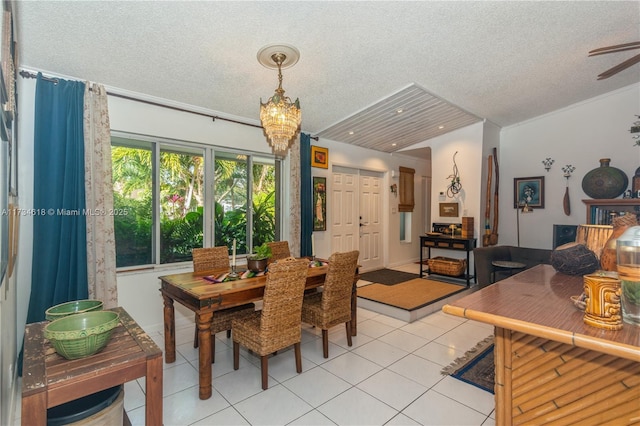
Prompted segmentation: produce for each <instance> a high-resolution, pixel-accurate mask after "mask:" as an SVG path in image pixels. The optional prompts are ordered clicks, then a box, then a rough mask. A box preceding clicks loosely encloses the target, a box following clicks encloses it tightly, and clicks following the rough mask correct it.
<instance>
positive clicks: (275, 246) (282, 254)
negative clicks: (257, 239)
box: [267, 241, 291, 263]
mask: <svg viewBox="0 0 640 426" xmlns="http://www.w3.org/2000/svg"><path fill="white" fill-rule="evenodd" d="M267 246H269V247H270V248H271V257H270V258H269V263H272V262H275V261H276V260H280V259H285V258H287V257H289V256H291V252H290V251H289V241H272V242H270V243H267Z"/></svg>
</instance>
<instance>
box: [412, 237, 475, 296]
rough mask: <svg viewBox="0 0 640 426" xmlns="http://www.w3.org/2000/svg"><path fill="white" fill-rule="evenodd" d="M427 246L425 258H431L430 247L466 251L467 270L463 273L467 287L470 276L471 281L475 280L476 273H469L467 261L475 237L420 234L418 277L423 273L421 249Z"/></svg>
mask: <svg viewBox="0 0 640 426" xmlns="http://www.w3.org/2000/svg"><path fill="white" fill-rule="evenodd" d="M425 247H426V248H427V258H426V259H425V260H428V259H431V249H432V248H437V249H445V250H458V251H465V252H466V253H467V270H466V273H465V274H464V278H465V279H466V280H467V287H469V283H470V281H471V278H473V281H474V282H475V281H476V274H475V272H474V274H473V275H471V273H470V262H469V253H471V252H472V251H473V249H474V248H475V247H476V239H475V238H461V237H451V236H447V235H435V236H431V235H422V236H420V278H422V276H423V275H424V265H423V263H422V262H423V251H424V250H423V249H424V248H425ZM429 274H434V275H438V274H437V273H435V272H431V271H429Z"/></svg>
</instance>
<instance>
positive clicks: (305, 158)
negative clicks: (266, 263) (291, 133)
mask: <svg viewBox="0 0 640 426" xmlns="http://www.w3.org/2000/svg"><path fill="white" fill-rule="evenodd" d="M312 232H313V182H312V181H311V136H310V135H308V134H306V133H300V256H311V254H312V253H311V252H312V249H311V233H312Z"/></svg>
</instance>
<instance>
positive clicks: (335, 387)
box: [16, 265, 495, 426]
mask: <svg viewBox="0 0 640 426" xmlns="http://www.w3.org/2000/svg"><path fill="white" fill-rule="evenodd" d="M415 267H416V268H417V265H415ZM398 269H402V270H405V271H407V270H409V271H410V270H411V269H413V268H412V267H411V266H408V267H404V268H398ZM416 271H417V269H416ZM492 332H493V328H492V327H490V326H488V325H486V324H481V323H476V322H473V321H468V320H464V319H462V318H458V317H453V316H450V315H447V314H444V313H442V312H436V313H433V314H431V315H429V316H427V317H424V318H422V319H419V320H417V321H414V322H412V323H407V322H405V321H402V320H398V319H396V318H392V317H389V316H386V315H383V314H378V313H376V312H373V311H371V310H366V309H362V308H358V335H357V336H355V337H354V338H353V346H351V347H349V346H347V343H346V337H345V332H344V327H342V326H337V327H334V328H333V329H332V330H331V331H330V333H329V341H330V345H329V358H328V359H324V358H323V357H322V339H321V333H320V331H319V330H316V329H314V328H311V327H307V326H303V337H302V356H303V360H302V363H303V372H302V373H301V374H297V373H296V371H295V360H294V356H293V350H292V349H288V350H284V351H281V352H279V353H278V354H277V355H276V356H273V357H271V358H270V359H269V389H268V390H266V391H263V390H262V388H261V382H260V363H259V359H258V358H257V357H256V356H254V355H252V354H250V353H248V352H247V351H245V350H243V351H242V352H241V359H240V369H239V370H237V371H234V370H233V351H232V344H231V340H229V339H227V338H226V334H225V333H219V334H218V336H217V337H216V338H217V339H218V341H217V342H216V362H215V364H214V366H213V395H212V397H211V398H210V399H208V400H206V401H202V400H200V399H199V398H198V372H197V368H198V353H197V350H196V349H194V348H193V340H192V339H193V327H192V326H188V327H183V328H180V329H177V330H176V342H177V343H176V344H177V347H176V349H177V359H176V362H174V363H172V364H165V365H164V413H163V415H164V424H165V425H167V426H173V425H175V426H182V425H494V424H495V418H494V397H493V394H491V393H489V392H485V391H483V390H481V389H479V388H477V387H475V386H472V385H469V384H467V383H464V382H461V381H459V380H456V379H454V378H451V377H450V376H443V375H441V374H440V370H441V369H442V368H443V367H444V366H446V365H449V364H450V363H451V362H452V361H453V360H454V359H455V358H457V357H459V356H461V355H463V354H464V353H465V351H467V350H468V349H470V348H471V347H473V346H474V345H475V344H476V343H477V342H478V341H479V340H481V339H483V338H485V337H486V336H488V335H490V334H491V333H492ZM151 337H152V338H153V339H154V340H155V341H156V342H157V344H158V345H159V346H160V347H163V345H164V344H163V336H162V335H161V334H159V333H155V334H152V335H151ZM143 390H144V379H139V380H135V381H131V382H128V383H126V384H125V403H124V405H125V410H126V411H127V414H128V416H129V419H130V420H131V423H132V424H133V425H144V393H143ZM18 413H19V408H18ZM16 424H19V420H18V422H17V423H16Z"/></svg>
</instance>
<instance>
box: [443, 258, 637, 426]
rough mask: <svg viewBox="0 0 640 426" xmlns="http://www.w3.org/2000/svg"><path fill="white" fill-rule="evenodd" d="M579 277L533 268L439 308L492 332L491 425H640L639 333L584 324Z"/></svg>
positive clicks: (632, 329)
mask: <svg viewBox="0 0 640 426" xmlns="http://www.w3.org/2000/svg"><path fill="white" fill-rule="evenodd" d="M582 289H583V278H582V276H569V275H564V274H561V273H557V272H556V271H555V270H554V269H553V267H552V266H551V265H538V266H534V267H533V268H531V269H527V270H525V271H523V272H521V273H519V274H517V275H514V276H512V277H509V278H507V279H505V280H502V281H500V282H498V283H496V284H493V285H490V286H488V287H485V288H483V289H481V290H479V291H477V292H475V293H473V294H470V295H468V296H465V297H463V298H462V299H459V300H456V301H455V302H453V303H451V304H449V305H445V306H444V307H443V308H442V310H443V311H444V312H446V313H448V314H452V315H456V316H459V317H464V318H469V319H472V320H476V321H480V322H484V323H487V324H492V325H494V326H495V349H494V350H495V368H496V376H495V395H496V424H499V425H519V424H539V425H541V424H554V425H568V424H616V425H622V424H625V425H626V424H635V423H637V422H638V421H640V417H639V416H640V405H639V402H638V401H640V327H637V326H633V325H630V324H624V327H623V328H622V330H618V331H609V330H604V329H601V328H596V327H591V326H589V325H586V324H585V323H584V322H583V316H584V313H583V312H582V311H579V310H578V309H577V308H575V307H574V306H573V303H572V302H571V300H570V297H571V296H574V295H579V294H581V293H582Z"/></svg>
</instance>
